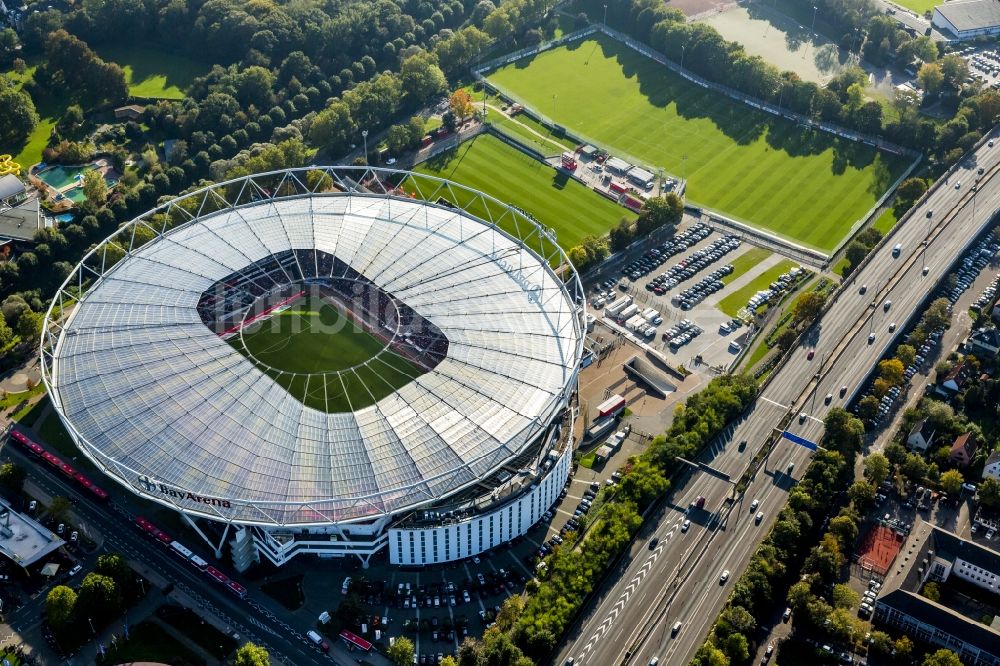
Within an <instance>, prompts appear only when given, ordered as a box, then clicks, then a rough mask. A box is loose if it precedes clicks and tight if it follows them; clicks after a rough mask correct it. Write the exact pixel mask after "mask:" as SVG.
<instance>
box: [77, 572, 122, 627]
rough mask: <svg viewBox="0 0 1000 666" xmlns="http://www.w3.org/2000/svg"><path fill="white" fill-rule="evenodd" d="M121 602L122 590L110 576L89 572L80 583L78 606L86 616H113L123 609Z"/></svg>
mask: <svg viewBox="0 0 1000 666" xmlns="http://www.w3.org/2000/svg"><path fill="white" fill-rule="evenodd" d="M121 602H122V599H121V592H120V591H119V590H118V586H117V585H115V581H114V580H113V579H111V578H109V577H108V576H104V575H101V574H99V573H89V574H87V575H86V577H85V578H84V579H83V582H82V583H81V584H80V594H79V597H78V599H77V608H78V610H79V611H80V613H81V614H82V615H84V616H96V617H100V618H102V619H103V618H109V617H112V616H114V615H116V614H117V613H118V612H119V611H120V610H121Z"/></svg>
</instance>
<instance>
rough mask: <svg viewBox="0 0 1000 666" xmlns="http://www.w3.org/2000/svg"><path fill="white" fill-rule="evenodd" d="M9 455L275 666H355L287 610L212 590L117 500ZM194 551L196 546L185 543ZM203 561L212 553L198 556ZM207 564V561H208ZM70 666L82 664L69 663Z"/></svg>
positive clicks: (24, 615)
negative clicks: (312, 639) (94, 496)
mask: <svg viewBox="0 0 1000 666" xmlns="http://www.w3.org/2000/svg"><path fill="white" fill-rule="evenodd" d="M4 451H5V453H6V454H7V455H8V456H11V457H13V458H16V459H19V460H20V461H21V462H22V463H23V466H24V468H25V469H26V470H27V471H28V476H29V477H30V478H31V479H32V480H34V481H35V482H36V483H38V484H39V486H41V487H42V488H44V489H45V490H46V491H48V492H51V493H52V494H53V495H62V496H64V497H68V498H71V499H73V500H75V502H76V505H75V506H74V511H75V512H76V513H77V514H78V515H79V516H80V517H81V518H82V519H84V520H86V521H87V522H88V523H89V524H90V525H92V526H94V527H96V528H97V529H99V530H100V531H101V532H102V533H103V534H104V535H105V540H104V549H105V550H107V551H108V552H118V553H121V554H122V555H124V556H126V557H127V558H129V559H133V560H138V561H141V562H143V563H144V564H146V565H147V566H149V567H151V568H153V569H155V570H157V571H158V572H159V573H160V574H161V575H162V576H163V577H164V578H166V579H167V580H170V581H172V582H173V583H174V584H175V585H176V586H177V587H178V588H180V589H182V590H184V592H185V593H187V594H188V595H189V596H190V597H192V598H194V599H196V600H197V601H198V602H199V604H200V605H201V606H202V607H203V608H205V609H207V610H208V611H209V612H211V613H213V614H215V615H216V616H217V617H219V618H220V619H222V620H224V621H225V622H226V623H228V624H229V625H230V626H231V627H232V628H233V630H234V631H236V632H237V633H239V634H240V637H241V640H242V641H253V642H255V643H257V644H259V645H263V646H264V647H265V648H267V650H268V651H269V653H270V655H271V660H272V663H275V664H279V663H281V664H296V665H298V664H307V665H308V664H313V665H321V664H353V663H354V661H355V659H354V657H348V656H346V655H347V653H346V651H344V654H342V655H336V654H323V653H321V652H319V651H318V650H316V649H315V648H314V647H312V645H311V644H310V643H309V642H308V640H307V639H306V638H305V633H304V632H305V631H306V630H307V629H309V628H311V627H301V626H299V627H295V626H293V625H294V624H295V623H297V621H296V619H295V618H293V617H292V616H291V614H289V613H287V611H285V610H284V609H283V608H281V607H280V606H278V605H277V604H276V603H274V602H272V601H271V600H270V599H267V598H265V597H260V598H254V597H252V596H248V597H247V599H245V600H241V599H239V598H237V597H236V596H234V595H233V594H230V593H229V592H228V591H226V590H224V589H223V588H222V587H221V586H217V585H213V584H212V583H211V581H210V579H209V578H208V577H207V576H206V575H205V574H203V573H201V572H200V571H197V570H196V569H194V568H192V567H191V566H189V565H186V564H184V563H183V562H181V560H180V559H178V558H177V557H175V556H172V555H171V553H170V551H169V550H168V549H166V548H164V547H162V546H161V545H160V544H158V543H154V542H153V541H152V540H150V539H147V538H146V537H145V536H144V535H143V534H142V533H141V532H140V531H139V530H138V528H136V527H135V525H134V524H133V520H134V516H133V515H131V513H130V512H129V511H128V509H127V508H126V507H125V506H124V505H121V504H117V503H115V502H114V501H113V500H112V502H111V503H109V504H100V503H97V502H94V501H92V500H90V499H89V498H88V497H87V496H85V495H83V494H82V493H80V492H78V491H77V489H76V486H75V485H71V484H69V483H67V482H65V481H64V480H63V479H62V478H61V477H59V476H57V475H56V474H54V473H53V472H52V471H51V470H49V469H48V468H47V467H45V466H43V465H39V464H37V462H36V461H35V460H34V459H32V458H30V457H29V456H27V455H26V454H25V453H24V452H23V451H20V450H19V449H18V448H17V447H15V446H6V447H5V449H4ZM187 545H188V547H192V544H191V543H189V544H187ZM198 554H200V555H201V556H203V557H205V556H206V555H208V553H205V552H200V553H198ZM206 559H207V558H206ZM47 589H48V588H46V590H43V592H42V593H41V594H39V595H38V597H37V598H35V599H33V600H31V601H30V602H28V603H26V604H25V605H24V606H22V607H20V608H18V609H17V611H15V612H14V613H11V614H9V615H8V616H7V618H6V620H7V622H8V623H9V624H11V625H12V626H13V627H14V628H15V629H16V630H18V631H25V630H27V629H28V628H30V627H33V626H35V625H37V624H38V623H40V622H41V613H40V609H41V608H42V607H43V606H44V599H45V594H46V593H47ZM329 643H330V644H331V651H333V652H339V651H342V650H343V648H342V647H341V645H340V642H339V641H334V640H331V641H329ZM66 663H67V664H74V663H83V662H76V661H74V659H72V658H70V659H69V660H67V662H66Z"/></svg>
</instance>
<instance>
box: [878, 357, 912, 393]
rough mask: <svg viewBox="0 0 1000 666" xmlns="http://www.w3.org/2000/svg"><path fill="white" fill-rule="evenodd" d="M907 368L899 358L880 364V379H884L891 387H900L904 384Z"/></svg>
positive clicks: (889, 359)
mask: <svg viewBox="0 0 1000 666" xmlns="http://www.w3.org/2000/svg"><path fill="white" fill-rule="evenodd" d="M905 372H906V368H905V367H903V362H902V361H900V360H899V359H898V358H888V359H886V360H884V361H881V362H880V363H879V364H878V374H879V377H881V378H882V379H884V380H885V381H886V382H887V383H888V384H889V385H890V386H899V385H900V384H902V383H903V374H904V373H905Z"/></svg>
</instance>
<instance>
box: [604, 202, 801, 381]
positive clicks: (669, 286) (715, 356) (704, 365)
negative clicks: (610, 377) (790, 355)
mask: <svg viewBox="0 0 1000 666" xmlns="http://www.w3.org/2000/svg"><path fill="white" fill-rule="evenodd" d="M752 251H756V252H760V250H755V249H754V248H753V247H752V246H751V245H749V244H748V243H745V242H744V241H742V240H741V239H739V238H738V237H736V236H733V235H729V234H720V233H718V232H716V231H713V230H712V229H711V228H710V227H709V226H708V225H707V224H705V223H703V222H700V221H696V222H693V223H692V224H689V225H687V226H686V228H684V229H683V230H680V231H678V233H677V234H675V235H674V237H673V238H670V239H666V240H662V239H661V242H659V243H656V244H653V243H649V244H648V246H647V247H645V249H644V251H643V252H642V254H641V256H637V257H635V258H634V259H633V260H631V261H629V262H628V263H626V264H624V266H622V268H621V270H620V273H621V275H620V277H618V278H611V277H604V279H602V280H601V281H600V283H599V284H596V285H592V286H591V297H590V307H591V309H592V310H593V312H594V313H595V315H597V316H605V317H610V318H612V319H614V320H615V321H616V322H617V323H618V324H619V325H621V326H623V327H624V328H626V329H628V330H629V331H630V332H632V334H633V335H634V336H635V337H636V338H637V339H639V340H642V341H643V342H644V343H646V344H647V345H649V346H650V347H653V348H654V349H656V350H658V351H661V352H662V353H663V354H665V355H666V357H667V358H668V359H670V360H672V361H675V362H676V363H677V364H683V365H685V367H687V368H688V369H690V370H696V371H697V370H699V368H701V369H708V368H727V367H728V366H729V365H730V364H731V363H732V362H733V360H734V359H735V358H736V356H737V355H738V354H739V353H740V351H742V349H743V347H744V346H745V345H746V343H747V341H748V338H749V332H750V331H749V327H748V326H747V323H746V322H748V321H751V320H752V319H753V314H754V313H755V312H756V311H757V309H758V308H762V307H764V306H765V305H767V304H769V303H773V302H775V301H777V300H779V299H780V297H781V296H782V295H783V294H784V293H785V292H787V291H789V290H791V289H792V288H793V287H794V285H795V284H796V283H797V282H798V278H797V274H798V273H799V270H800V269H796V268H792V269H790V270H789V271H787V272H786V273H783V274H781V275H775V276H774V279H771V281H770V282H769V283H767V284H762V285H761V288H760V289H759V290H756V291H753V290H751V291H750V292H749V293H747V294H746V303H742V302H741V303H740V309H741V311H742V312H743V316H742V317H731V316H729V315H727V314H726V313H724V312H722V310H720V309H719V303H720V301H721V300H722V299H724V298H726V297H727V296H729V295H731V294H734V293H736V292H738V291H741V290H742V289H743V288H744V287H746V286H747V285H751V284H752V283H754V282H755V281H757V280H758V279H759V278H760V277H761V276H763V275H764V274H765V273H767V272H769V271H773V270H774V269H775V267H776V266H778V265H779V264H780V263H781V262H783V261H785V262H786V263H787V260H785V259H784V258H783V257H781V256H780V255H777V254H768V253H766V252H765V253H764V254H763V258H762V259H761V260H760V261H758V262H755V263H752V265H746V262H745V261H744V262H741V261H740V260H739V258H740V257H742V256H743V255H744V254H749V253H750V252H752ZM741 263H742V264H743V265H742V266H741V267H740V268H736V266H737V265H740V264H741ZM778 270H780V269H778ZM734 271H736V273H735V274H734ZM768 279H770V278H768Z"/></svg>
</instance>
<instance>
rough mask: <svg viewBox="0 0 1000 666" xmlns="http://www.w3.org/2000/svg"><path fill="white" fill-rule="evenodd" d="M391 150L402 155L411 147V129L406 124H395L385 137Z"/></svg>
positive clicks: (394, 153)
mask: <svg viewBox="0 0 1000 666" xmlns="http://www.w3.org/2000/svg"><path fill="white" fill-rule="evenodd" d="M385 143H386V145H387V146H388V148H389V152H390V153H392V154H393V155H401V154H402V153H404V152H406V150H407V149H408V148H409V147H410V131H409V129H408V128H407V126H406V125H393V126H392V127H390V128H389V131H388V133H387V134H386V137H385Z"/></svg>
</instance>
